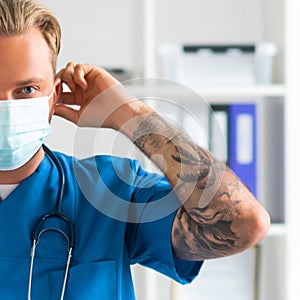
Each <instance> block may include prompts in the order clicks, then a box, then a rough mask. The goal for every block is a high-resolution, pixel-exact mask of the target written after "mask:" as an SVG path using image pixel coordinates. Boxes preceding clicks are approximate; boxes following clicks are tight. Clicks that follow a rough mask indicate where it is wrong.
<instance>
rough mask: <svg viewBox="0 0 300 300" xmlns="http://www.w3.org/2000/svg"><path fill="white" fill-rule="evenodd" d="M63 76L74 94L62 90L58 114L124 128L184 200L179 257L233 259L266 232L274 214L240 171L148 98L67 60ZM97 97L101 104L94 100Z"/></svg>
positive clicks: (177, 231) (178, 224) (176, 230)
mask: <svg viewBox="0 0 300 300" xmlns="http://www.w3.org/2000/svg"><path fill="white" fill-rule="evenodd" d="M57 76H58V77H59V78H60V79H61V80H62V82H64V83H66V84H67V85H68V86H69V87H70V89H71V93H62V95H61V96H60V101H59V102H60V104H59V105H58V106H57V107H56V111H55V114H56V115H59V116H61V117H64V118H65V119H68V120H70V121H72V122H74V123H75V124H77V125H79V126H90V127H95V126H102V127H108V128H112V129H115V130H118V131H121V132H122V133H124V134H125V135H126V136H127V137H128V138H129V139H131V140H132V142H133V143H134V144H135V145H136V146H137V147H138V148H139V149H140V150H141V151H142V152H144V153H145V154H146V155H147V156H148V157H149V158H150V159H151V160H152V161H153V162H154V163H155V164H156V165H157V166H158V167H159V168H160V169H161V170H162V172H163V173H164V174H165V176H166V177H167V179H168V181H169V182H170V184H171V185H172V187H173V190H174V192H175V194H176V195H177V197H178V199H179V200H180V201H181V203H182V205H181V206H180V207H179V209H178V211H177V214H176V217H175V219H174V223H173V228H172V245H173V251H174V255H175V256H176V257H178V258H180V259H185V260H203V259H210V258H217V257H223V256H228V255H232V254H235V253H238V252H241V251H243V250H245V249H247V248H249V247H251V246H253V245H255V244H257V243H258V242H259V241H261V240H262V239H263V238H264V237H265V235H266V233H267V231H268V229H269V226H270V218H269V215H268V213H267V212H266V210H265V209H264V208H263V207H262V206H261V205H260V203H259V202H258V201H257V200H256V199H255V198H254V196H253V195H252V194H251V193H250V191H249V190H248V189H247V188H246V187H245V185H244V184H243V183H242V182H241V181H240V180H239V179H238V178H237V176H236V175H235V174H234V173H233V172H232V171H231V170H230V169H229V168H228V167H227V166H226V165H225V164H224V163H221V162H219V161H217V160H216V159H215V158H214V157H213V156H212V155H211V153H210V152H208V151H206V150H204V149H202V148H201V147H200V146H198V145H197V144H195V143H194V142H193V141H192V139H191V138H190V137H189V136H188V135H187V134H186V133H184V132H182V131H180V130H178V129H177V128H175V127H174V126H172V125H170V124H168V123H167V122H166V121H165V120H164V119H162V118H161V117H160V116H159V115H158V114H157V113H156V112H155V111H153V110H152V109H151V108H150V107H148V106H146V105H145V104H144V103H143V102H141V101H139V100H137V99H135V98H133V99H131V100H130V101H128V99H129V98H130V97H129V96H128V94H127V93H126V91H125V90H124V89H123V87H122V86H121V85H120V83H119V82H118V81H116V79H114V78H113V77H112V76H110V75H109V74H108V73H107V72H106V71H104V70H103V69H100V68H96V67H93V66H90V65H81V64H74V63H69V64H68V65H67V66H66V68H64V69H62V70H61V71H60V72H59V73H58V75H57ZM103 92H104V93H103ZM101 93H102V95H103V94H105V96H101ZM99 94H100V97H99V101H98V102H95V103H96V104H93V103H92V100H93V101H94V99H95V97H96V98H97V97H98V96H97V95H99ZM66 104H76V105H79V106H80V109H79V111H77V110H74V109H72V108H70V107H68V106H66ZM85 114H86V117H84V115H85ZM99 124H101V125H99Z"/></svg>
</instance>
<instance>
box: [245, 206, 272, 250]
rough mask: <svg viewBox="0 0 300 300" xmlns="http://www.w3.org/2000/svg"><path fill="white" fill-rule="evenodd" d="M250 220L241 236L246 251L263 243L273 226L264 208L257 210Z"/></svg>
mask: <svg viewBox="0 0 300 300" xmlns="http://www.w3.org/2000/svg"><path fill="white" fill-rule="evenodd" d="M249 218H250V219H248V221H247V222H246V226H245V231H244V234H243V235H242V236H241V240H242V244H244V247H243V248H244V250H245V249H247V248H249V247H252V246H255V245H256V244H258V243H259V242H261V241H262V240H263V239H264V238H265V237H266V235H267V233H268V231H269V229H270V226H271V220H270V216H269V214H268V213H267V211H266V210H265V209H264V208H262V207H260V208H259V209H257V210H255V211H254V212H253V213H252V215H251V216H250V217H249Z"/></svg>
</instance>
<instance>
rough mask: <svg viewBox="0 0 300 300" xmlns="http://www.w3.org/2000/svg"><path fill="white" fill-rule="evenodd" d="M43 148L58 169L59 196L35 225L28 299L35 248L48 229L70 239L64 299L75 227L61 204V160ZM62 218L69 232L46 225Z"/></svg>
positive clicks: (28, 296) (63, 182)
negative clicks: (54, 219)
mask: <svg viewBox="0 0 300 300" xmlns="http://www.w3.org/2000/svg"><path fill="white" fill-rule="evenodd" d="M43 149H44V151H45V153H46V154H47V155H48V157H50V159H51V160H52V161H53V163H54V164H55V166H56V168H57V171H58V173H59V188H58V192H57V198H56V204H55V210H54V211H53V212H50V213H46V214H44V215H43V216H41V217H40V219H39V220H38V221H37V223H36V226H35V227H34V228H35V229H34V231H33V235H32V248H31V252H30V257H31V259H30V269H29V278H28V295H27V298H28V300H31V289H32V278H33V266H34V259H35V250H36V247H37V245H38V243H39V240H40V237H41V235H42V234H43V233H44V232H46V231H55V232H58V233H60V234H61V235H63V236H64V237H65V238H66V239H67V241H68V258H67V262H66V268H65V274H64V279H63V285H62V290H61V296H60V299H61V300H63V298H64V295H65V290H66V286H67V280H68V274H69V268H70V264H71V258H72V253H73V249H74V247H75V229H74V223H73V222H72V220H71V219H70V218H69V217H68V216H66V215H64V214H63V213H62V212H61V206H62V201H63V192H64V186H65V174H64V171H63V168H62V165H61V163H60V161H59V160H58V159H57V158H56V156H55V155H54V153H53V152H52V151H51V150H50V149H49V148H48V147H47V146H45V145H43ZM53 218H56V219H60V220H61V221H63V222H64V223H65V224H66V225H67V227H68V233H66V232H64V231H63V230H61V229H60V228H53V227H44V224H45V223H46V221H47V220H49V219H53Z"/></svg>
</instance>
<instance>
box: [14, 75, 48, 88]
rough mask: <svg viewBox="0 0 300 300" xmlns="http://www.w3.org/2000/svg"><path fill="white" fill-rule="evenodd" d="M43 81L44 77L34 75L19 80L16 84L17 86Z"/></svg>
mask: <svg viewBox="0 0 300 300" xmlns="http://www.w3.org/2000/svg"><path fill="white" fill-rule="evenodd" d="M42 81H44V79H43V78H41V77H32V78H29V79H26V80H22V81H18V82H16V83H15V84H16V86H24V85H28V84H32V83H38V82H42Z"/></svg>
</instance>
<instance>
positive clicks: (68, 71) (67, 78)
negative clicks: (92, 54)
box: [56, 62, 76, 91]
mask: <svg viewBox="0 0 300 300" xmlns="http://www.w3.org/2000/svg"><path fill="white" fill-rule="evenodd" d="M74 69H75V64H74V63H73V62H69V63H68V64H67V65H66V67H65V68H63V69H61V70H60V71H59V72H58V73H57V75H56V77H59V78H60V79H61V80H62V81H63V82H64V83H65V84H67V85H68V87H69V88H70V89H71V91H75V90H76V82H75V81H74Z"/></svg>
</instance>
